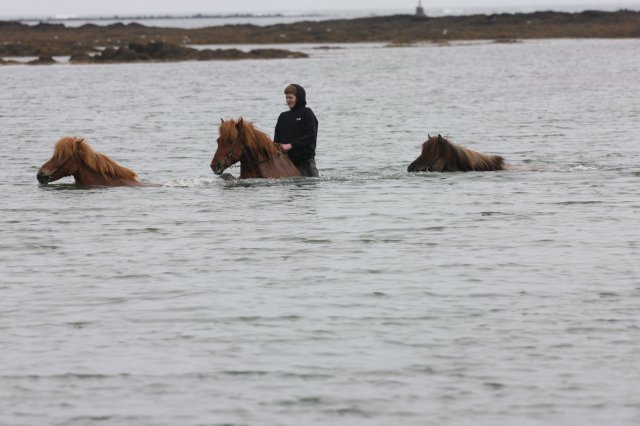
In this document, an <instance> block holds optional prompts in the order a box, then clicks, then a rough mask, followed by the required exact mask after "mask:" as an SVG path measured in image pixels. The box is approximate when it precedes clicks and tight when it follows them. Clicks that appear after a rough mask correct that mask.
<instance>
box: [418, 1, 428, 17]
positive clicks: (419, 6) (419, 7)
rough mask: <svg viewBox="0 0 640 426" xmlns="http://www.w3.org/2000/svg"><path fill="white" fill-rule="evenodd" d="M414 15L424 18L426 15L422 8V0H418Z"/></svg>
mask: <svg viewBox="0 0 640 426" xmlns="http://www.w3.org/2000/svg"><path fill="white" fill-rule="evenodd" d="M416 16H417V17H419V18H424V17H425V16H426V15H425V14H424V9H423V8H422V0H418V7H416Z"/></svg>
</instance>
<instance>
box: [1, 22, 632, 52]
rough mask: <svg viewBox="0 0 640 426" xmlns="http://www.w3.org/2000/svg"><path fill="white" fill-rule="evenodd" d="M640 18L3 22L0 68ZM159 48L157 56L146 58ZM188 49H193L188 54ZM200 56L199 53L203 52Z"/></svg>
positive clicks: (505, 32)
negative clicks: (18, 60)
mask: <svg viewBox="0 0 640 426" xmlns="http://www.w3.org/2000/svg"><path fill="white" fill-rule="evenodd" d="M638 37H640V12H638V11H630V10H619V11H617V12H601V11H585V12H581V13H564V12H535V13H526V14H524V13H516V14H495V15H468V16H444V17H438V18H431V17H416V16H412V15H393V16H383V17H371V18H360V19H343V20H329V21H303V22H297V23H293V24H277V25H269V26H257V25H249V24H247V25H224V26H216V27H206V28H193V29H183V28H158V27H146V26H143V25H140V24H135V23H132V24H128V25H124V24H112V25H107V26H99V25H93V24H87V25H83V26H81V27H74V28H70V27H65V26H64V25H62V24H46V23H41V24H38V25H31V26H29V25H24V24H21V23H19V22H11V21H0V63H10V62H11V61H2V60H1V59H2V58H6V57H20V56H35V57H38V58H40V59H39V61H38V62H39V63H46V62H48V60H49V58H51V57H53V56H70V57H72V58H73V60H72V62H120V61H149V60H164V61H167V60H194V59H196V60H215V59H244V58H281V57H304V56H306V55H304V54H302V53H300V52H290V51H286V50H280V49H258V50H255V51H252V52H248V53H246V54H245V53H243V52H241V51H239V50H235V49H226V51H225V50H223V49H218V50H209V51H203V50H197V49H192V48H189V47H187V45H210V44H214V45H215V44H280V43H360V42H387V43H392V44H406V43H413V42H428V41H430V42H439V43H441V42H447V41H456V40H497V41H506V40H517V39H544V38H638ZM158 46H163V48H162V49H160V50H161V51H163V52H164V53H165V54H164V55H163V56H162V57H154V56H153V54H151V53H150V52H151V51H153V50H154V49H156V48H158ZM188 49H192V50H188ZM203 52H204V53H203Z"/></svg>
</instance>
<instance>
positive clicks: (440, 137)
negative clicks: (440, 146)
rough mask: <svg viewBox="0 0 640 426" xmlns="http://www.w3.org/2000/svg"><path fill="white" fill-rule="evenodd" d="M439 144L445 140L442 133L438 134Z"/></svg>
mask: <svg viewBox="0 0 640 426" xmlns="http://www.w3.org/2000/svg"><path fill="white" fill-rule="evenodd" d="M438 142H444V138H443V137H442V135H441V134H440V133H438Z"/></svg>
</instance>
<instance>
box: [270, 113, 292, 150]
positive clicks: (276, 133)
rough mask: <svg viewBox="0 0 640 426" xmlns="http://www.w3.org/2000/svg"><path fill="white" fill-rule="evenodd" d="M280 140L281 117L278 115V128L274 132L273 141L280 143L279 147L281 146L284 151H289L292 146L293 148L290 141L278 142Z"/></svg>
mask: <svg viewBox="0 0 640 426" xmlns="http://www.w3.org/2000/svg"><path fill="white" fill-rule="evenodd" d="M281 116H282V115H281ZM279 140H280V117H278V122H277V123H276V130H275V131H274V132H273V141H274V142H275V143H277V144H278V148H280V149H281V150H282V151H285V152H286V151H289V150H290V149H291V148H293V147H292V146H291V144H290V143H280V142H278V141H279Z"/></svg>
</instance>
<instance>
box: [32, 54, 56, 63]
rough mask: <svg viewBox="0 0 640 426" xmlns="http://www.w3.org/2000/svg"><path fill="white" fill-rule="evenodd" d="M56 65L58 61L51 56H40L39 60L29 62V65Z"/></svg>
mask: <svg viewBox="0 0 640 426" xmlns="http://www.w3.org/2000/svg"><path fill="white" fill-rule="evenodd" d="M56 63H57V62H56V60H55V59H53V58H52V57H51V56H40V57H39V58H38V59H34V60H33V61H29V62H27V64H28V65H51V64H56Z"/></svg>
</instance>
